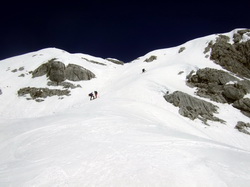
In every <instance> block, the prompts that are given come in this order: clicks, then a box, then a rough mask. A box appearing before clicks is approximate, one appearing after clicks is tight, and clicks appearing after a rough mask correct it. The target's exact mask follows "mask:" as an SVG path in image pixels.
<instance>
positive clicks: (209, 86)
mask: <svg viewBox="0 0 250 187" xmlns="http://www.w3.org/2000/svg"><path fill="white" fill-rule="evenodd" d="M187 84H188V85H189V86H192V87H197V88H198V90H197V95H199V96H201V97H205V98H209V99H211V100H212V101H216V102H220V103H232V102H234V101H236V100H238V99H241V98H243V97H244V95H245V94H246V93H247V91H248V87H249V85H248V84H250V82H249V81H247V80H245V81H240V80H239V79H238V78H236V77H234V76H232V75H230V74H229V73H228V72H225V71H222V70H216V69H211V68H204V69H199V70H198V71H197V72H196V73H195V74H194V73H193V72H192V73H191V74H190V75H188V76H187Z"/></svg>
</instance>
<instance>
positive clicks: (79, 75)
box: [65, 64, 95, 81]
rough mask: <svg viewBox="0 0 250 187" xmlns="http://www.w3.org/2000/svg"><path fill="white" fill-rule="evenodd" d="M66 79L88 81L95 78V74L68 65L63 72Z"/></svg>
mask: <svg viewBox="0 0 250 187" xmlns="http://www.w3.org/2000/svg"><path fill="white" fill-rule="evenodd" d="M65 76H66V79H68V80H71V81H81V80H90V79H92V78H95V74H94V73H92V72H91V71H89V70H87V69H85V68H83V67H81V66H79V65H75V64H69V65H68V66H67V67H66V71H65Z"/></svg>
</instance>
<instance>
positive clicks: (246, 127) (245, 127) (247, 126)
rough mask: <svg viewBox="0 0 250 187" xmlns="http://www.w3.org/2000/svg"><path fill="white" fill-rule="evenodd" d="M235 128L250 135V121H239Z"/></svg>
mask: <svg viewBox="0 0 250 187" xmlns="http://www.w3.org/2000/svg"><path fill="white" fill-rule="evenodd" d="M235 128H236V129H238V131H240V132H243V133H245V134H248V135H250V123H244V122H242V121H238V123H237V125H236V126H235Z"/></svg>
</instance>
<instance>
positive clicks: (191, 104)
mask: <svg viewBox="0 0 250 187" xmlns="http://www.w3.org/2000/svg"><path fill="white" fill-rule="evenodd" d="M164 98H165V99H166V101H168V102H169V103H172V104H173V105H174V106H177V107H179V108H180V109H179V113H180V114H181V115H183V116H185V117H188V118H190V119H192V120H194V119H200V120H202V121H203V122H204V123H205V124H207V120H211V121H220V122H223V120H221V119H219V118H217V117H215V116H214V113H216V112H217V107H216V106H215V105H213V104H212V103H209V102H206V101H204V100H202V99H198V98H195V97H192V96H190V95H188V94H186V93H183V92H180V91H175V92H174V93H172V94H169V95H168V94H166V95H165V96H164Z"/></svg>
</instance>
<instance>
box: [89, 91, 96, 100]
mask: <svg viewBox="0 0 250 187" xmlns="http://www.w3.org/2000/svg"><path fill="white" fill-rule="evenodd" d="M89 97H90V100H93V99H95V97H94V94H93V93H92V92H91V93H90V94H89Z"/></svg>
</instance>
